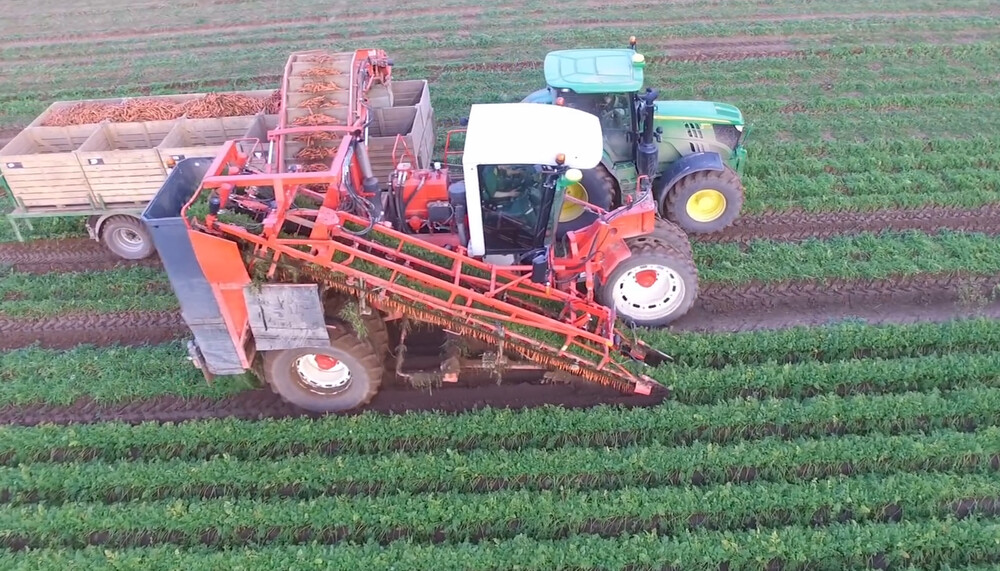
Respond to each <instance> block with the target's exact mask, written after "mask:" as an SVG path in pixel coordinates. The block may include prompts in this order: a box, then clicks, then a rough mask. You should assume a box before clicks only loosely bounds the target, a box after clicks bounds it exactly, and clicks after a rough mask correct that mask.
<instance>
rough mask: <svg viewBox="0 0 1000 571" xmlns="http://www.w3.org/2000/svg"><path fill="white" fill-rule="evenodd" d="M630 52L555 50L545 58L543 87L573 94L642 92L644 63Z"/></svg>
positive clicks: (620, 50) (619, 50) (624, 50)
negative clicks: (638, 60)
mask: <svg viewBox="0 0 1000 571" xmlns="http://www.w3.org/2000/svg"><path fill="white" fill-rule="evenodd" d="M635 53H636V52H634V51H632V50H631V49H627V48H626V49H577V50H557V51H553V52H549V53H548V54H547V55H546V56H545V64H544V68H545V83H547V84H548V85H549V86H550V87H554V88H556V89H572V90H573V91H575V92H576V93H630V92H634V91H638V90H640V89H642V82H643V73H642V72H643V68H644V67H645V65H646V64H645V62H644V61H640V62H633V61H632V56H633V55H635Z"/></svg>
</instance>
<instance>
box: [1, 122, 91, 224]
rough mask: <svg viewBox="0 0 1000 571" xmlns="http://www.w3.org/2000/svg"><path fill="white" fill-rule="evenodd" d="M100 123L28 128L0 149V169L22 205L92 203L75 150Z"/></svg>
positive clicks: (25, 206)
mask: <svg viewBox="0 0 1000 571" xmlns="http://www.w3.org/2000/svg"><path fill="white" fill-rule="evenodd" d="M97 129H98V127H97V125H70V126H67V127H28V128H26V129H24V130H23V131H21V133H20V134H18V135H17V136H16V137H14V138H13V139H12V140H11V141H10V142H9V143H7V145H5V146H4V147H3V149H0V171H2V173H3V175H4V178H5V180H6V181H7V185H8V186H9V187H10V191H11V193H12V194H13V195H14V199H15V201H16V202H17V204H18V206H19V207H22V208H24V209H26V210H31V209H32V208H45V207H52V208H61V207H73V206H90V205H92V204H93V202H94V200H93V198H94V197H93V195H91V193H90V185H89V184H88V182H87V176H86V174H84V171H83V168H82V167H81V165H80V161H79V158H78V157H77V155H76V153H75V152H74V151H76V149H77V148H78V147H79V146H80V145H82V144H83V143H84V142H86V141H87V139H88V138H89V137H90V136H91V135H92V134H93V133H94V132H95V131H97Z"/></svg>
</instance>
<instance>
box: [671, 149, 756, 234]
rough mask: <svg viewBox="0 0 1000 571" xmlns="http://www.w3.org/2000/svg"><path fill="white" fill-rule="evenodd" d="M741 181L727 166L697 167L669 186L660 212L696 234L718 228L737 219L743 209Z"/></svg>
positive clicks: (707, 232) (724, 226) (706, 232)
mask: <svg viewBox="0 0 1000 571" xmlns="http://www.w3.org/2000/svg"><path fill="white" fill-rule="evenodd" d="M743 200H744V197H743V183H742V182H741V181H740V177H739V175H737V174H736V171H734V170H733V169H731V168H729V167H728V166H727V167H726V168H725V169H723V170H721V171H698V172H695V173H692V174H689V175H688V176H686V177H684V178H682V179H681V180H679V181H677V183H676V184H675V185H674V186H673V187H672V188H670V189H669V190H668V192H667V196H666V200H665V204H664V209H665V210H666V212H661V214H662V215H663V216H665V217H666V218H668V219H669V220H671V221H672V222H674V223H675V224H677V225H678V226H680V227H681V228H682V229H684V230H686V231H688V232H693V233H696V234H709V233H712V232H718V231H720V230H722V229H724V228H726V227H728V226H729V225H730V224H732V223H733V222H735V221H736V219H737V218H739V216H740V210H742V209H743Z"/></svg>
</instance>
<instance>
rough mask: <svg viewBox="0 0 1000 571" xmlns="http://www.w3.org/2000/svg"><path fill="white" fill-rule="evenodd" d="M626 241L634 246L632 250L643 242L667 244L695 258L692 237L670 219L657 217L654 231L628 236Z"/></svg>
mask: <svg viewBox="0 0 1000 571" xmlns="http://www.w3.org/2000/svg"><path fill="white" fill-rule="evenodd" d="M625 242H626V243H627V244H628V245H629V247H630V248H632V251H635V249H636V248H637V247H638V246H640V245H642V244H666V245H667V246H673V247H674V248H677V249H678V250H680V251H681V253H682V254H684V255H685V256H688V257H690V258H694V250H692V249H691V239H690V238H688V235H687V234H686V233H685V232H684V230H681V227H680V226H678V225H676V224H674V223H673V222H671V221H669V220H665V219H663V218H659V217H657V219H656V224H655V226H653V232H652V233H650V234H646V235H645V236H635V237H634V238H628V239H626V240H625Z"/></svg>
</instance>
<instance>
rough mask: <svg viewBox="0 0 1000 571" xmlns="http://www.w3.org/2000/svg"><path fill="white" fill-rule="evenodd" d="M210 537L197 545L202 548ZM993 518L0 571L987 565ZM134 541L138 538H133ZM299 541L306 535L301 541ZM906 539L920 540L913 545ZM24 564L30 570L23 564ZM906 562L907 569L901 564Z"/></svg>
mask: <svg viewBox="0 0 1000 571" xmlns="http://www.w3.org/2000/svg"><path fill="white" fill-rule="evenodd" d="M217 537H218V533H211V534H206V536H205V537H204V538H203V540H202V542H203V543H205V544H209V545H212V544H214V543H215V542H216V538H217ZM998 537H1000V523H996V522H995V521H994V520H989V519H980V518H968V519H965V520H962V521H954V520H953V519H951V518H946V519H936V518H935V519H929V520H925V521H920V522H908V521H907V522H901V523H863V524H853V523H847V524H834V525H831V526H829V527H822V528H815V527H813V526H787V527H781V528H778V529H775V530H767V531H766V532H764V531H761V530H752V531H740V532H732V531H685V532H682V533H678V534H677V535H675V536H671V537H658V536H656V535H654V534H650V533H644V534H629V533H624V534H622V535H620V536H619V537H616V538H614V539H610V538H602V537H599V536H595V535H577V536H574V537H571V538H569V539H564V540H538V539H534V538H529V537H527V536H523V535H522V536H517V537H515V538H513V539H510V540H498V541H484V542H481V543H463V544H459V545H427V544H420V543H418V542H415V541H413V540H411V539H403V540H397V541H392V542H391V543H389V544H388V545H380V544H379V543H375V542H368V543H363V544H343V545H337V546H336V547H335V548H331V547H328V546H324V545H322V544H317V543H311V544H308V545H296V546H279V547H264V548H258V547H255V548H253V549H243V550H228V549H227V550H208V549H206V548H194V549H190V550H187V549H178V548H177V547H176V546H164V547H158V548H149V549H129V550H123V551H117V550H114V549H108V548H105V547H103V546H102V547H98V548H90V549H86V550H79V551H78V550H73V551H67V550H44V551H41V552H35V551H31V552H27V553H25V554H21V553H17V554H4V555H3V556H2V557H0V564H3V565H4V567H5V568H7V569H22V568H31V569H66V568H67V566H68V565H74V566H80V567H83V568H87V569H96V568H102V566H104V567H106V568H120V566H122V565H127V566H129V567H135V568H142V569H145V570H148V571H154V570H161V569H162V570H171V571H173V570H175V569H218V568H223V567H233V566H236V567H239V568H241V569H279V568H280V569H287V568H295V569H328V568H329V566H330V565H331V564H332V563H334V562H336V564H337V565H338V566H343V567H345V568H349V569H372V570H375V569H401V568H405V569H436V570H442V571H444V570H451V569H455V570H458V569H461V570H463V571H468V570H473V569H494V568H496V565H497V562H503V564H504V565H505V566H509V567H513V568H519V569H552V570H561V569H635V568H636V567H635V566H638V568H648V567H654V568H657V569H692V568H702V567H706V566H711V567H713V568H717V567H719V566H720V565H723V566H725V567H726V568H737V567H739V568H743V567H760V566H761V565H763V564H772V565H775V566H778V565H782V564H784V563H808V564H809V568H810V569H818V570H826V569H830V570H838V571H839V570H841V569H845V568H864V567H866V566H877V567H878V568H885V566H886V565H890V566H892V568H893V569H897V568H898V569H903V568H916V569H921V568H924V569H926V568H942V566H944V565H947V566H953V565H969V564H978V563H994V562H996V560H997V557H996V556H995V555H993V553H994V552H993V550H994V549H995V545H996V542H997V540H998ZM136 538H137V541H143V540H144V539H147V538H148V536H146V535H144V534H137V535H136ZM306 538H308V536H307V537H306ZM914 538H920V540H919V542H917V543H916V544H914ZM29 565H30V567H29ZM906 566H912V567H906Z"/></svg>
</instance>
